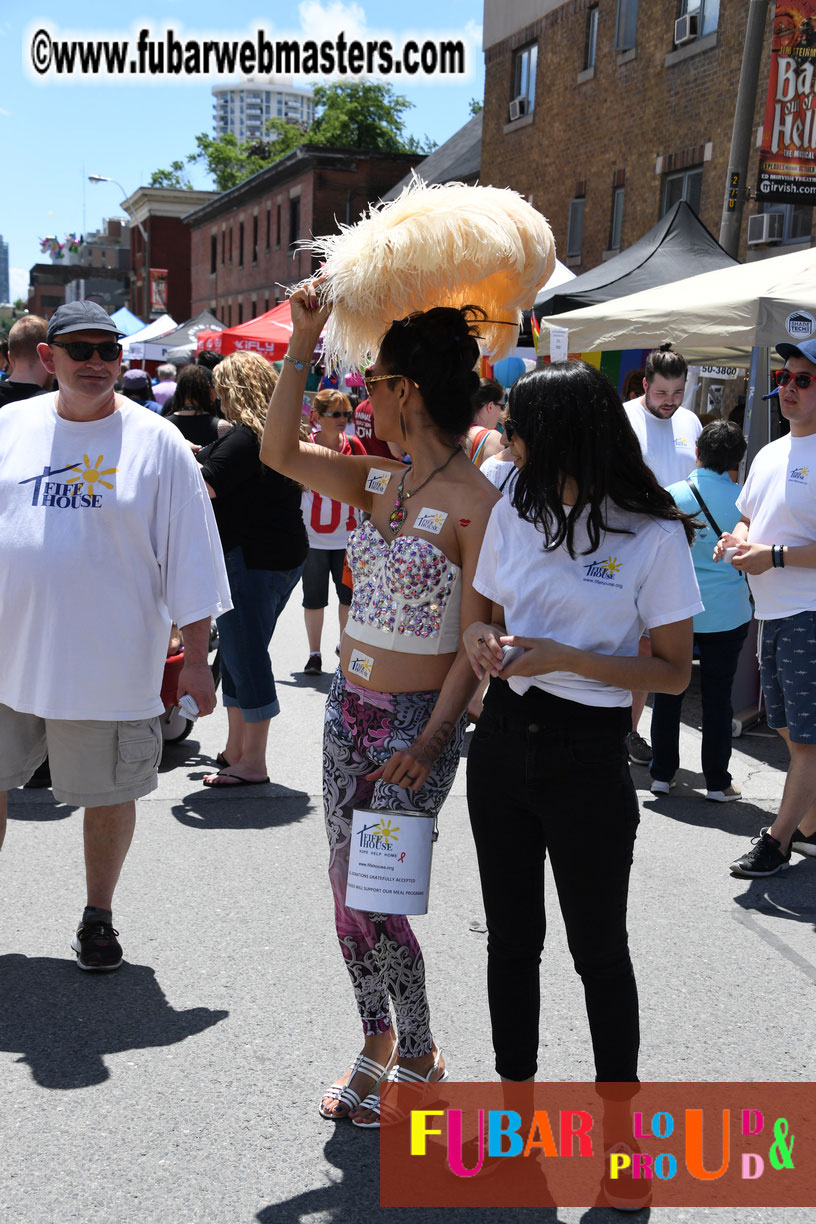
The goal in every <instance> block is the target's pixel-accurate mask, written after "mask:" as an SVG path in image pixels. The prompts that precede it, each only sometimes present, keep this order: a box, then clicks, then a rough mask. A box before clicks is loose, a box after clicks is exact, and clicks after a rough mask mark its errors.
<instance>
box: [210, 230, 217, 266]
mask: <svg viewBox="0 0 816 1224" xmlns="http://www.w3.org/2000/svg"><path fill="white" fill-rule="evenodd" d="M217 265H218V235H217V234H210V276H215V269H216V267H217Z"/></svg>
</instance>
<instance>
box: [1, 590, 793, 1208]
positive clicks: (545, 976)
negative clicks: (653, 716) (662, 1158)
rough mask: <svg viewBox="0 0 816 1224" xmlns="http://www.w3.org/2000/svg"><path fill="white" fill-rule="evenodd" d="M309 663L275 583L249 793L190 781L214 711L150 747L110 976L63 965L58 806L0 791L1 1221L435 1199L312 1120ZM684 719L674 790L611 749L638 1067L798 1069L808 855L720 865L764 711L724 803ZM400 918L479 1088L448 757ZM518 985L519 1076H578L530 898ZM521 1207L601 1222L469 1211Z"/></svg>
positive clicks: (658, 1071) (764, 753) (752, 807)
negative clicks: (630, 831) (429, 847)
mask: <svg viewBox="0 0 816 1224" xmlns="http://www.w3.org/2000/svg"><path fill="white" fill-rule="evenodd" d="M327 619H328V620H329V622H330V626H331V627H330V628H329V627H327V629H326V631H325V634H324V658H326V659H331V660H332V662H333V661H334V660H333V653H332V652H333V646H334V643H335V640H336V639H335V637H334V625H335V621H334V614H333V613H331V614H330V616H329V617H328V618H327ZM307 653H308V651H307V648H306V638H305V633H304V631H303V627H302V621H301V612H300V607H299V594H298V593H296V595H295V597H294V598H293V601H292V603H291V605H290V607H289V608H288V609H287V611H286V613H285V615H284V618H283V619H282V621H281V624H280V625H279V628H278V631H277V633H276V637H275V641H274V642H273V646H272V656H273V661H274V665H275V669H276V674H277V676H278V681H279V685H280V695H281V705H282V707H283V713H282V714H281V716H280V718H278V719H277V720H276V721H275V722H274V723H273V726H272V734H271V738H270V753H269V768H270V774H271V776H272V779H273V781H272V783H271V784H270V785H269V786H265V787H258V788H255V789H247V790H239V791H233V792H223V791H219V792H215V791H212V790H205V789H204V788H203V787H202V783H201V780H202V777H203V776H204V774H205V773H206V772H208V770H209V769H210V768H211V766H212V761H213V757H214V755H215V753H216V751H217V750H218V749H220V748H222V747H223V745H224V739H225V726H226V717H225V714H224V711H223V709H222V708H220V707H219V709H218V710H217V711H216V713H215V714H214V715H213V716H212V717H210V718H207V719H206V720H202V721H201V722H200V724H198V726H197V727H196V729H195V731H194V734H193V736H192V737H191V738H190V739H188V740H187V741H185V742H184V743H182V744H181V745H178V746H176V747H171V748H169V749H168V750H167V751H166V754H165V760H164V763H163V766H162V772H161V779H160V786H159V789H158V790H157V791H156V792H155V793H154V794H153V795H151V796H150V797H149V798H148V799H146V800H143V801H141V802H140V804H139V819H138V826H137V832H136V838H135V841H134V845H133V848H132V850H131V853H130V856H129V858H128V861H127V863H126V865H125V870H124V873H123V877H122V880H121V883H120V887H119V890H118V893H117V898H116V908H115V918H114V920H115V924H116V926H117V928H118V929H119V931H120V933H121V942H122V944H123V947H124V951H125V958H126V962H127V963H126V964H125V965H124V966H123V967H122V969H121V970H120V971H119V972H118V973H115V974H112V975H109V976H104V977H98V976H94V975H90V974H84V973H81V972H79V971H78V970H77V968H76V965H75V964H74V957H73V954H72V953H71V951H70V946H69V945H70V940H71V936H72V933H73V929H74V927H75V925H76V922H77V920H78V918H79V916H80V913H81V909H82V903H83V899H84V892H83V871H82V851H81V836H80V835H81V815H80V813H78V812H75V811H74V810H72V809H69V808H66V807H64V806H59V805H56V804H55V803H54V802H53V799H52V798H51V795H50V792H49V791H30V790H28V791H22V790H20V791H16V792H15V793H14V794H13V796H12V797H11V805H10V814H11V820H10V823H9V832H8V836H7V839H6V845H5V847H4V850H3V853H2V859H0V879H1V880H2V926H0V1119H1V1120H2V1121H0V1126H1V1127H2V1130H1V1131H0V1150H2V1165H1V1166H0V1221H2V1224H56V1222H59V1224H114V1222H117V1224H118V1222H121V1221H126V1222H127V1224H131V1222H132V1224H143V1222H144V1224H165V1222H167V1224H192V1222H193V1221H196V1222H198V1221H200V1222H203V1224H252V1222H253V1221H256V1222H259V1224H278V1222H280V1224H289V1222H292V1224H294V1222H295V1221H298V1222H299V1221H308V1224H324V1222H325V1224H328V1222H330V1221H358V1220H359V1221H362V1220H365V1221H366V1224H372V1222H375V1221H378V1220H383V1221H388V1222H392V1221H393V1222H395V1224H403V1222H405V1221H411V1222H412V1224H413V1222H414V1221H415V1220H417V1219H419V1218H421V1219H424V1220H428V1221H433V1222H436V1221H437V1220H439V1221H441V1220H442V1219H443V1218H446V1217H447V1216H448V1214H449V1212H447V1211H445V1210H442V1209H426V1210H422V1211H419V1210H418V1209H413V1210H412V1209H399V1208H394V1209H389V1210H387V1211H386V1210H383V1209H381V1208H380V1207H379V1197H378V1193H379V1187H378V1140H377V1134H376V1132H374V1133H366V1132H360V1131H358V1130H356V1129H354V1128H353V1127H351V1126H350V1125H349V1124H348V1123H345V1124H341V1125H335V1124H332V1123H329V1122H325V1121H323V1120H322V1119H321V1118H320V1117H319V1116H318V1113H317V1101H318V1098H319V1096H320V1093H321V1089H322V1087H323V1086H324V1085H325V1084H328V1083H329V1082H330V1081H331V1080H332V1079H334V1078H335V1076H336V1075H337V1074H338V1073H339V1072H341V1071H343V1070H344V1069H345V1068H346V1067H347V1066H348V1065H349V1062H350V1059H351V1057H352V1056H353V1055H354V1053H356V1051H357V1050H358V1048H359V1032H358V1021H357V1019H356V1012H355V1009H354V1006H353V1002H352V998H351V994H350V991H349V987H348V982H347V979H346V976H345V971H344V969H343V967H342V965H341V963H340V957H339V953H338V950H337V947H336V944H335V939H334V934H333V926H332V914H331V905H330V894H329V889H328V885H327V881H326V879H325V861H326V847H325V839H324V834H323V829H322V816H321V803H320V748H319V742H320V728H321V717H322V708H323V700H324V696H325V693H326V691H327V689H328V685H329V676H328V675H323V676H320V677H315V678H311V677H304V676H303V675H302V674H300V672H299V671H298V670H297V669H299V668H300V667H302V666H303V664H304V662H305V660H306V656H307ZM645 726H647V723H646V721H645V720H644V727H645ZM698 726H699V706H698V705H697V703H696V702H695V701H693V700H692V701H689V708H688V711H687V717H686V725H685V727H684V729H683V745H682V747H683V752H682V756H683V761H684V766H685V768H684V769H682V770H681V773H680V781H681V785H680V786H679V787H678V789H677V790H676V791H675V792H674V793H673V794H672V796H671V797H670V798H666V799H661V800H655V799H654V798H653V797H652V796H651V795H650V794H649V791H648V774H647V772H646V770H645V769H642V768H638V767H633V777H634V778H635V781H636V784H637V785H638V788H639V794H640V799H641V808H642V823H641V828H640V833H639V837H638V842H637V847H636V854H635V869H634V875H633V881H632V897H631V921H630V926H631V932H632V952H633V959H634V961H635V966H636V970H637V974H638V983H639V989H640V997H641V1021H642V1030H643V1049H642V1062H641V1076H642V1078H643V1079H644V1080H713V1081H729V1080H735V1081H744V1080H785V1081H788V1080H808V1079H809V1078H810V1076H811V1075H812V1073H813V1056H814V1048H813V1047H814V1043H813V1029H814V1026H813V1000H814V993H813V992H814V985H816V955H814V939H813V933H814V931H813V928H814V919H816V904H814V883H816V862H814V861H813V860H806V859H803V858H800V857H799V856H795V859H796V863H795V866H794V867H793V868H792V869H790V870H789V871H787V872H784V873H783V874H782V875H781V876H777V877H774V878H772V879H771V880H768V881H765V882H762V881H758V882H749V881H740V880H736V879H734V878H732V877H731V876H730V874H729V872H728V869H727V865H728V863H729V862H730V861H731V860H732V859H733V858H735V857H736V855H737V854H738V853H739V852H741V850H742V849H743V848H744V847H745V846H746V845H747V842H748V838H749V837H750V836H752V835H754V834H755V833H757V832H758V830H759V826H760V825H761V824H763V823H768V822H769V821H768V817H769V816H770V815H772V814H773V813H774V812H775V810H776V806H777V804H778V801H779V796H780V793H781V788H782V783H783V779H784V774H783V772H782V770H783V768H784V750H783V747H782V745H781V743H780V742H779V741H778V739H777V737H775V736H774V735H773V733H772V732H769V731H768V730H767V728H765V727H764V726H763V725H760V726H759V727H757V728H756V729H755V730H754V731H752V732H751V733H749V734H746V735H743V737H742V738H741V739H740V740H738V741H735V752H734V758H733V765H732V769H733V772H734V776H735V780H736V781H737V782H738V783H739V784H740V785H741V786H742V787H743V790H744V799H743V801H742V802H741V803H738V804H727V805H722V806H720V805H715V804H712V803H706V802H704V801H703V799H702V798H701V794H700V788H701V784H702V778H701V777H700V775H699V774H698V773H697V772H696V770H697V769H698V768H699V731H698V729H697V728H698ZM497 768H501V763H500V762H497ZM598 802H599V803H603V794H602V793H599V795H598ZM586 852H587V854H588V855H589V854H592V852H593V850H592V846H591V845H588V846H587V851H586ZM551 895H552V896H554V892H552V893H551ZM416 928H417V932H418V934H419V938H420V940H421V942H422V946H423V949H424V952H425V956H426V961H427V965H428V976H429V991H430V998H431V1002H432V1007H433V1016H434V1032H435V1035H436V1037H437V1040H438V1041H439V1044H440V1045H441V1047H442V1048H443V1049H444V1051H445V1053H446V1055H447V1058H448V1065H449V1067H450V1070H451V1076H452V1078H453V1079H456V1080H489V1079H492V1078H493V1070H492V1057H491V1050H490V1039H489V1026H488V1016H487V1004H486V997H485V988H484V966H485V934H484V925H483V915H482V910H481V904H480V898H479V889H478V882H477V874H476V866H475V856H474V852H473V847H472V844H471V839H470V835H469V830H468V824H467V812H466V806H465V799H464V772H463V771H461V772H460V774H459V776H458V777H457V781H456V784H455V786H454V789H453V793H452V795H451V798H450V799H449V801H448V803H447V805H446V807H445V808H444V810H443V814H442V819H441V836H440V840H439V843H438V845H437V849H436V852H435V863H434V874H433V880H432V896H431V911H430V914H429V915H428V916H427V917H423V918H419V919H417V920H416ZM542 986H543V990H542V998H543V1006H542V1034H541V1045H542V1048H541V1056H540V1071H539V1077H540V1078H541V1079H544V1080H548V1079H549V1080H588V1079H591V1078H592V1075H593V1068H592V1063H591V1055H590V1045H589V1036H588V1030H587V1025H586V1020H585V1015H584V1007H583V995H582V991H581V987H580V983H579V981H578V979H577V977H576V976H575V973H574V971H573V969H572V964H571V961H570V960H569V956H568V952H567V949H566V944H565V940H564V935H563V928H562V925H561V921H560V915H559V914H558V912H557V908H556V907H555V906H554V905H553V907H552V912H551V923H550V930H549V934H548V945H547V949H546V952H545V958H544V963H543V966H542ZM652 1214H653V1215H654V1217H655V1219H656V1220H657V1221H664V1220H665V1221H667V1222H669V1221H670V1222H671V1224H674V1221H680V1220H683V1221H697V1220H709V1219H711V1220H713V1221H715V1224H720V1222H723V1224H724V1222H725V1221H732V1220H733V1221H739V1222H740V1224H753V1222H754V1221H756V1222H757V1224H767V1222H768V1221H770V1220H773V1221H777V1220H779V1221H782V1222H784V1224H799V1222H800V1221H801V1222H802V1224H805V1221H808V1224H812V1220H813V1214H812V1211H811V1210H810V1209H804V1208H803V1209H787V1210H785V1211H782V1210H770V1209H765V1210H747V1209H716V1210H715V1209H708V1210H699V1209H697V1210H694V1211H681V1210H675V1209H661V1210H654V1211H653V1212H652ZM647 1215H648V1212H644V1213H643V1214H642V1215H639V1216H637V1217H636V1218H637V1219H644V1218H646V1216H647ZM534 1216H535V1219H536V1220H542V1219H543V1220H545V1221H547V1222H550V1221H556V1220H558V1221H563V1222H564V1224H573V1222H577V1221H579V1220H580V1221H583V1222H586V1224H603V1222H604V1221H606V1220H607V1219H610V1220H611V1219H620V1216H618V1215H617V1214H616V1213H613V1212H610V1211H608V1210H606V1209H601V1208H594V1207H593V1208H589V1209H587V1210H582V1209H578V1208H569V1209H563V1208H561V1209H558V1210H557V1211H556V1210H553V1209H539V1210H537V1211H535V1213H534V1212H533V1211H532V1210H522V1209H515V1210H513V1209H499V1208H496V1209H487V1208H485V1209H480V1210H475V1211H468V1212H467V1213H466V1218H467V1219H468V1220H469V1221H470V1220H471V1219H473V1220H475V1221H477V1222H481V1221H490V1222H491V1224H493V1222H496V1224H499V1222H503V1221H510V1220H512V1221H516V1220H519V1221H524V1220H526V1219H527V1218H530V1219H533V1218H534Z"/></svg>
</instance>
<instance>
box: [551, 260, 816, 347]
mask: <svg viewBox="0 0 816 1224" xmlns="http://www.w3.org/2000/svg"><path fill="white" fill-rule="evenodd" d="M797 315H801V316H802V317H801V319H799V320H797V318H796V316H797ZM545 324H546V326H547V327H565V328H567V329H568V330H569V349H570V352H576V353H577V352H580V353H587V352H593V351H598V350H602V349H635V348H654V347H655V346H656V345H658V344H662V343H663V342H664V341H666V340H671V342H672V343H673V344H674V346H675V348H677V349H678V350H679V351H680V352H681V353H682V354H683V356H684V357H685V358H686V359H687V360H688V361H697V360H700V361H704V362H712V361H724V362H726V363H727V364H729V365H736V364H743V365H747V364H748V363H749V361H750V359H751V351H752V349H755V348H768V347H770V346H772V345H774V344H776V343H778V341H780V340H785V339H787V338H792V339H793V341H794V343H795V342H796V339H797V338H798V339H800V340H807V339H808V337H809V336H812V335H815V334H816V248H811V249H810V250H808V251H797V252H795V253H794V254H792V255H777V256H776V257H774V258H773V259H759V260H756V261H754V262H753V263H746V264H737V265H736V266H735V267H733V268H721V269H718V270H717V271H715V272H704V273H703V274H702V275H701V276H690V277H688V278H687V279H686V280H681V281H675V282H674V283H673V284H671V285H661V286H659V287H658V288H656V289H645V290H644V291H643V292H642V293H633V294H630V295H629V296H628V297H622V298H616V299H614V300H613V301H610V302H602V303H600V304H598V305H597V306H588V307H587V308H586V309H584V310H570V311H567V312H566V313H565V314H559V315H550V316H549V317H548V318H546V319H542V327H543V326H544V325H545Z"/></svg>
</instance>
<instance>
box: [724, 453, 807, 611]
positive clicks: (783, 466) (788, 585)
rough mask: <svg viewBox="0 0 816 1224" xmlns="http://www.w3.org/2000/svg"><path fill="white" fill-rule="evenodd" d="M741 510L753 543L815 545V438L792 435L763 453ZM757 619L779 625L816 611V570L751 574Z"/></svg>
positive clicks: (740, 503) (789, 569)
mask: <svg viewBox="0 0 816 1224" xmlns="http://www.w3.org/2000/svg"><path fill="white" fill-rule="evenodd" d="M737 509H738V510H739V512H740V514H744V515H745V517H746V518H747V519H750V520H751V525H750V527H749V528H748V539H749V540H752V541H755V542H756V543H757V544H789V545H790V546H791V547H794V546H795V545H797V544H813V543H814V541H816V434H811V435H810V436H809V437H807V438H794V437H793V435H792V434H787V435H786V436H785V437H784V438H777V440H776V441H775V442H770V443H769V444H768V445H767V446H763V448H762V450H761V451H759V453H758V454H757V456H756V458H755V459H754V462H753V464H752V465H751V470H750V472H749V473H748V479H747V480H746V482H745V486H744V488H743V490H742V492H741V493H740V495H739V497H738V498H737ZM748 584H749V586H750V587H751V594H752V595H753V597H754V603H755V609H756V616H757V619H758V620H777V619H779V618H780V617H783V616H795V615H796V614H797V613H798V612H809V611H813V610H814V609H816V569H804V568H799V567H798V566H793V565H786V566H785V567H784V569H783V568H781V567H777V568H776V569H769V570H768V571H767V572H766V573H764V574H749V575H748Z"/></svg>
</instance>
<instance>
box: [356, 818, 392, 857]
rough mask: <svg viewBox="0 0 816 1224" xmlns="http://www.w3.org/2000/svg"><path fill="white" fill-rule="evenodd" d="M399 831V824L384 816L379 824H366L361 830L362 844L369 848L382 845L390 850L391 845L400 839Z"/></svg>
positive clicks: (377, 847) (374, 848) (373, 848)
mask: <svg viewBox="0 0 816 1224" xmlns="http://www.w3.org/2000/svg"><path fill="white" fill-rule="evenodd" d="M399 831H400V826H399V825H392V824H391V821H390V820H386V818H385V817H384V816H383V817H381V819H380V821H379V823H378V824H373V825H366V827H365V828H364V829H361V830H360V834H359V837H360V845H361V846H363V847H365V848H366V849H369V850H378V849H380V848H381V847H384V848H385V849H386V850H390V849H391V846H392V845H396V843H397V842H398V841H399V838H398V836H397V834H398V833H399Z"/></svg>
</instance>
